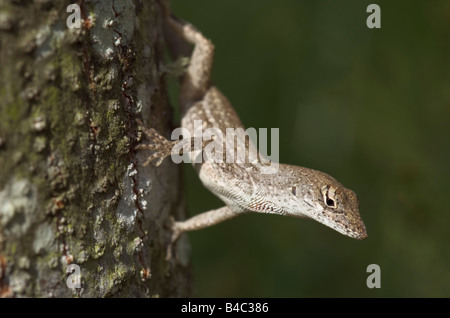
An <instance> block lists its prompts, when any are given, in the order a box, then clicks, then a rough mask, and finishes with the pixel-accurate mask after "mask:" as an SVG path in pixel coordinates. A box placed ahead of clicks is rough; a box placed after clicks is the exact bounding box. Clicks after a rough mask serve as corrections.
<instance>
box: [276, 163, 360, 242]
mask: <svg viewBox="0 0 450 318" xmlns="http://www.w3.org/2000/svg"><path fill="white" fill-rule="evenodd" d="M284 169H288V171H284V172H282V173H283V174H284V175H285V176H286V175H290V177H289V178H286V179H285V180H286V181H287V183H288V184H285V190H286V191H289V192H290V194H289V196H290V197H291V200H288V202H286V203H287V204H285V207H284V209H285V211H286V212H287V214H290V215H294V216H303V217H308V218H311V219H314V220H316V221H318V222H320V223H322V224H324V225H326V226H328V227H330V228H332V229H334V230H336V231H338V232H339V233H341V234H344V235H346V236H349V237H352V238H355V239H364V238H366V237H367V232H366V227H365V225H364V222H363V221H362V219H361V216H360V215H359V209H358V206H359V203H358V198H357V196H356V194H355V192H353V191H352V190H350V189H347V188H345V187H344V186H343V185H342V184H340V183H339V182H338V181H337V180H336V179H334V178H333V177H331V176H329V175H328V174H326V173H323V172H320V171H317V170H312V169H307V168H302V167H295V166H285V167H284ZM289 201H290V202H289Z"/></svg>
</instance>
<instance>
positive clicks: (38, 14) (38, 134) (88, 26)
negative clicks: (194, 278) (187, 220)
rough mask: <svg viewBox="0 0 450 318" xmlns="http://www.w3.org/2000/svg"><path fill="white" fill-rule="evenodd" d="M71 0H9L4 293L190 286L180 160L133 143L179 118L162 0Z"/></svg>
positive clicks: (0, 258) (2, 196)
mask: <svg viewBox="0 0 450 318" xmlns="http://www.w3.org/2000/svg"><path fill="white" fill-rule="evenodd" d="M70 3H71V2H68V1H67V2H66V3H63V1H46V0H40V1H26V0H23V1H22V0H10V1H5V0H0V62H1V63H0V65H1V66H0V296H4V297H21V296H26V297H52V296H54V297H107V296H113V297H114V296H115V297H177V296H189V295H190V293H191V271H190V264H189V246H188V244H187V243H185V242H184V244H179V247H178V251H177V252H178V253H177V254H178V257H177V258H172V259H170V260H168V261H167V260H166V248H167V243H168V237H169V235H170V232H169V230H168V229H169V228H168V227H167V225H168V224H169V220H170V217H171V216H172V217H174V218H181V217H183V215H182V214H183V213H184V202H183V201H184V200H183V197H182V196H180V194H181V193H182V190H181V183H180V181H181V179H180V176H181V175H180V170H179V167H177V166H174V165H173V164H170V162H168V160H166V162H164V163H163V164H162V165H161V166H160V167H158V168H157V169H155V168H154V167H152V166H148V167H146V168H143V167H141V166H139V162H142V161H143V159H144V157H145V153H144V152H142V153H141V152H139V153H138V152H137V151H135V150H134V147H135V146H136V145H137V144H138V143H139V142H140V139H141V138H142V136H141V133H140V131H139V129H138V125H137V124H136V121H135V120H136V118H141V119H142V120H143V121H144V123H146V124H148V126H152V127H155V128H156V129H157V130H158V131H160V132H165V133H168V132H169V131H170V128H171V127H170V122H171V114H172V112H171V110H170V108H169V106H168V102H167V96H166V92H165V87H164V82H163V80H162V77H161V74H160V72H159V71H158V66H159V65H161V63H162V58H163V54H162V48H163V41H162V37H161V34H162V33H161V30H160V23H159V22H160V19H159V16H158V10H157V7H156V5H155V2H154V1H137V0H136V1H132V0H114V1H112V0H110V1H105V0H101V1H100V0H99V1H81V2H79V3H78V4H79V6H80V7H81V12H82V13H81V18H82V23H81V28H74V29H70V28H68V24H67V23H66V22H67V19H68V17H69V16H70V15H71V13H72V11H70V12H67V11H66V10H67V6H68V5H69V4H70ZM147 155H148V154H147ZM77 278H81V284H80V285H78V282H79V281H78V280H77Z"/></svg>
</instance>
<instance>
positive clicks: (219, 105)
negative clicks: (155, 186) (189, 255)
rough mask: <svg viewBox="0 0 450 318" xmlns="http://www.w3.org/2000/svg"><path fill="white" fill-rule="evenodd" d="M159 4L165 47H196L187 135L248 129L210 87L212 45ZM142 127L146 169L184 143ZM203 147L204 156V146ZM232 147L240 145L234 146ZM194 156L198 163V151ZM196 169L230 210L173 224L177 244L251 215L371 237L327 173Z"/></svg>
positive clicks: (216, 165)
mask: <svg viewBox="0 0 450 318" xmlns="http://www.w3.org/2000/svg"><path fill="white" fill-rule="evenodd" d="M160 4H161V8H162V13H163V19H164V21H163V22H164V29H165V37H166V42H167V44H168V47H169V49H170V50H171V53H172V55H173V57H177V56H178V57H179V56H180V55H182V56H183V55H184V56H186V54H188V53H186V43H189V44H193V45H194V49H193V51H192V54H191V56H190V63H189V65H188V67H187V69H186V71H185V73H184V76H183V77H182V80H181V91H180V107H181V113H182V120H181V126H182V127H183V128H186V129H188V131H189V132H190V133H191V135H194V121H195V120H201V122H202V125H203V127H202V128H203V129H207V128H215V129H219V130H220V131H221V132H223V133H225V131H226V128H235V129H236V128H243V125H242V123H241V121H240V119H239V117H238V115H237V114H236V112H235V110H234V109H233V107H232V106H231V104H230V102H229V101H228V100H227V98H226V97H225V96H224V95H223V94H222V93H221V92H220V91H219V89H217V87H215V86H214V85H212V84H211V69H212V64H213V55H214V46H213V44H212V43H211V41H210V40H208V39H207V38H205V37H204V36H203V35H202V34H201V33H200V32H199V31H198V30H197V29H196V28H195V27H194V26H193V25H191V24H190V23H187V22H184V21H181V20H179V19H177V18H175V17H174V16H173V15H171V13H170V10H169V8H168V4H167V2H165V1H160ZM138 122H139V124H140V125H141V126H142V130H143V132H144V133H145V134H146V135H147V137H148V138H149V139H150V140H151V141H152V143H151V144H140V145H138V146H137V147H136V148H137V149H151V150H153V151H154V153H153V154H152V155H151V156H150V157H148V160H147V161H146V162H145V163H144V165H146V164H148V163H149V162H151V161H153V160H155V159H158V160H157V162H156V165H159V164H160V163H161V162H162V160H164V158H166V157H167V156H169V155H171V153H172V151H173V147H174V145H176V144H177V143H178V142H179V141H169V140H167V139H166V138H165V137H163V136H161V135H160V134H158V133H157V132H156V131H155V130H154V129H146V128H145V127H144V125H143V123H142V122H141V121H138ZM192 144H194V139H192ZM202 147H203V148H202V149H203V150H204V147H205V143H203V144H202ZM224 147H225V148H226V145H224ZM232 147H236V144H234V143H233V145H232ZM246 148H247V150H248V151H249V153H250V154H252V155H254V156H257V157H258V158H259V153H258V150H257V149H256V147H255V146H254V145H253V144H252V143H251V142H247V143H246ZM232 150H236V149H232ZM226 151H228V150H226ZM190 154H191V156H192V158H193V157H194V155H193V151H192V152H190ZM192 162H194V161H192ZM193 165H194V168H195V169H196V171H197V173H198V176H199V177H200V180H201V181H202V183H203V184H204V186H205V187H206V188H207V189H208V190H209V191H211V192H212V193H213V194H215V195H216V196H218V197H219V198H220V199H222V201H223V202H224V203H225V206H224V207H221V208H219V209H216V210H212V211H208V212H204V213H201V214H198V215H196V216H193V217H191V218H190V219H188V220H186V221H177V222H174V223H173V235H172V242H175V241H176V240H177V239H178V238H179V236H180V235H181V234H182V233H184V232H186V231H192V230H198V229H202V228H205V227H208V226H211V225H214V224H217V223H219V222H222V221H225V220H228V219H231V218H233V217H235V216H238V215H240V214H243V213H246V212H261V213H273V214H280V215H288V216H295V217H306V218H311V219H314V220H316V221H318V222H320V223H322V224H324V225H326V226H329V227H330V228H332V229H334V230H336V231H338V232H339V233H342V234H344V235H347V236H349V237H352V238H356V239H364V238H366V237H367V233H366V228H365V225H364V223H363V221H362V219H361V217H360V215H359V211H358V199H357V196H356V194H355V193H354V192H353V191H352V190H349V189H347V188H345V187H344V186H343V185H342V184H340V183H339V182H338V181H337V180H336V179H334V178H333V177H331V176H329V175H328V174H326V173H323V172H321V171H317V170H313V169H308V168H304V167H300V166H293V165H287V164H279V166H278V171H277V172H276V173H275V174H264V173H261V170H262V168H263V165H262V164H261V162H260V161H259V160H256V161H253V162H244V163H226V162H215V161H214V160H213V161H208V162H203V163H194V164H193Z"/></svg>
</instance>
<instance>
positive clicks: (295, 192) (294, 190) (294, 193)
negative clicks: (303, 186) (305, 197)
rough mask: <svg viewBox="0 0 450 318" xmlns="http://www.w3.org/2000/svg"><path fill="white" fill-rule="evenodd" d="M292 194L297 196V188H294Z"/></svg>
mask: <svg viewBox="0 0 450 318" xmlns="http://www.w3.org/2000/svg"><path fill="white" fill-rule="evenodd" d="M292 194H293V195H297V187H292Z"/></svg>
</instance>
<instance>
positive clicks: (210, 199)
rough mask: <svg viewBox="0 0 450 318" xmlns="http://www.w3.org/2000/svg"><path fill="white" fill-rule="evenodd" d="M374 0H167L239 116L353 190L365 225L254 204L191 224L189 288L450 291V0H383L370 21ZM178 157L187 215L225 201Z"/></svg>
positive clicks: (311, 293)
mask: <svg viewBox="0 0 450 318" xmlns="http://www.w3.org/2000/svg"><path fill="white" fill-rule="evenodd" d="M374 2H375V1H362V0H340V1H335V0H303V1H299V0H283V1H274V0H271V1H269V0H246V1H242V0H227V1H224V0H221V1H211V0H191V1H183V0H172V8H173V12H174V13H175V14H176V15H177V16H179V17H180V18H183V19H185V20H187V21H190V22H191V23H193V24H194V25H196V26H197V27H198V28H199V29H200V30H201V31H202V32H203V33H204V34H205V35H206V36H207V37H208V38H210V39H211V40H212V41H213V43H214V44H215V46H216V55H215V56H216V58H215V64H214V72H213V79H214V82H215V84H216V85H217V86H218V87H219V88H220V89H221V90H222V91H223V92H224V94H225V95H226V96H227V97H228V98H229V99H230V101H231V102H232V104H233V105H234V107H235V109H236V110H237V112H238V114H239V115H240V117H241V120H242V122H243V123H244V125H245V126H246V127H255V128H260V127H265V128H280V161H281V162H284V163H290V164H296V165H302V166H306V167H309V168H314V169H318V170H322V171H324V172H327V173H329V174H331V175H332V176H334V177H335V178H337V179H338V180H339V181H340V182H342V183H343V184H344V185H345V186H347V187H349V188H351V189H353V190H354V191H355V192H356V193H357V194H358V196H359V200H360V212H361V215H362V217H363V219H364V221H365V223H366V226H367V229H368V234H369V238H368V239H366V240H364V241H357V240H353V239H350V238H347V237H345V236H343V235H341V234H339V233H337V232H335V231H333V230H331V229H329V228H326V227H325V226H323V225H320V224H319V223H316V222H314V221H310V220H304V219H295V218H289V217H281V216H273V215H259V214H250V215H244V216H240V217H238V218H236V219H234V220H230V221H227V222H224V223H222V224H219V225H217V226H214V227H212V228H208V229H204V230H201V231H197V232H191V233H190V234H189V239H190V242H191V244H192V260H193V270H194V281H195V296H198V297H450V250H449V243H450V230H449V225H450V222H449V221H450V218H449V210H450V208H449V206H450V186H449V180H450V168H449V164H450V62H449V57H450V36H449V34H450V32H449V30H450V1H448V0H442V1H432V0H427V1H406V0H396V1H377V2H376V3H377V4H379V5H380V7H381V23H382V24H381V26H382V28H381V29H368V28H367V26H366V19H367V17H368V16H369V13H367V12H366V8H367V6H368V5H369V4H370V3H374ZM175 86H176V85H174V84H173V83H172V89H171V90H172V95H173V96H172V98H175V97H174V96H175V95H176V93H175V91H176V87H175ZM172 103H173V104H174V105H175V102H174V101H173V102H172ZM184 170H185V177H186V180H185V183H186V190H187V196H188V197H187V199H188V207H189V212H190V214H191V215H193V214H197V213H200V212H204V211H207V210H209V209H214V208H218V207H220V206H222V205H223V204H222V203H221V201H219V199H217V198H215V197H214V196H213V195H212V194H211V193H209V192H208V191H207V190H206V189H205V188H204V187H203V186H202V185H201V183H200V181H199V180H198V178H197V176H196V175H195V173H194V171H193V169H192V167H191V166H188V165H186V167H185V169H184ZM372 263H375V264H378V265H380V267H381V288H380V289H369V288H367V286H366V279H367V277H368V275H369V273H366V268H367V266H368V265H369V264H372Z"/></svg>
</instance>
